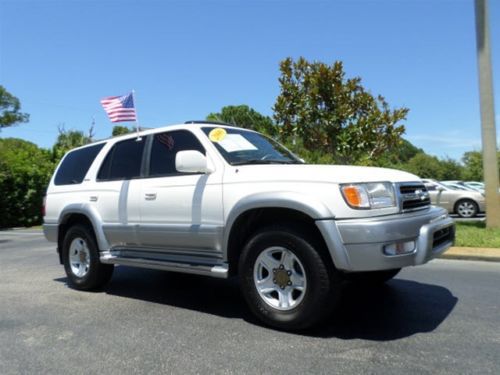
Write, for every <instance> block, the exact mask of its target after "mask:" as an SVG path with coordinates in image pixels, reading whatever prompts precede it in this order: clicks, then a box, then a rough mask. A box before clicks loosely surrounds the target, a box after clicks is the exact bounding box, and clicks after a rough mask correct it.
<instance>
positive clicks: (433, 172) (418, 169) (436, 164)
mask: <svg viewBox="0 0 500 375" xmlns="http://www.w3.org/2000/svg"><path fill="white" fill-rule="evenodd" d="M402 169H404V170H406V171H408V172H410V173H413V174H416V175H417V176H419V177H422V178H434V179H436V180H441V179H442V176H443V175H444V171H443V165H442V164H441V162H440V161H439V159H438V158H437V157H435V156H431V155H427V154H424V153H420V154H417V155H415V156H414V157H413V158H411V159H410V160H409V161H408V163H406V164H404V165H403V167H402Z"/></svg>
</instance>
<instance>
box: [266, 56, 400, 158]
mask: <svg viewBox="0 0 500 375" xmlns="http://www.w3.org/2000/svg"><path fill="white" fill-rule="evenodd" d="M280 71H281V76H280V78H279V82H280V86H281V92H280V94H279V96H278V97H277V99H276V103H275V104H274V107H273V109H274V112H275V113H274V119H275V120H276V122H277V124H278V125H279V130H280V133H281V135H282V136H283V137H284V138H286V139H297V138H301V139H302V140H303V145H304V147H305V148H306V149H308V150H311V151H312V150H318V151H321V152H323V153H326V154H330V155H333V156H334V158H335V159H336V160H337V161H338V162H341V163H356V162H363V161H364V160H370V159H376V158H378V157H379V156H380V155H382V154H383V153H384V152H386V151H387V150H390V149H391V148H393V147H395V146H397V145H398V144H399V143H400V136H401V134H403V133H404V130H405V128H404V126H403V125H398V124H399V122H400V121H402V120H404V119H406V115H407V113H408V109H407V108H397V109H394V110H391V109H390V108H389V104H388V103H387V102H386V101H385V99H384V98H383V97H382V96H380V95H379V96H377V97H374V96H373V95H371V94H370V93H369V92H367V91H366V90H365V88H364V87H363V86H362V85H361V79H360V78H359V77H355V78H348V79H347V78H346V77H345V73H344V69H343V65H342V63H341V62H340V61H337V62H335V63H333V65H331V66H329V65H327V64H324V63H321V62H312V63H311V62H308V61H307V60H306V59H304V58H302V57H301V58H299V59H298V60H297V61H293V60H292V59H291V58H287V59H285V60H283V61H282V62H281V64H280Z"/></svg>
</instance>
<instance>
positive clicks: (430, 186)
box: [424, 184, 436, 191]
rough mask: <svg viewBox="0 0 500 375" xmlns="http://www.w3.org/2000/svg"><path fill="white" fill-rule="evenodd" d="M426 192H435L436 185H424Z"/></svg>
mask: <svg viewBox="0 0 500 375" xmlns="http://www.w3.org/2000/svg"><path fill="white" fill-rule="evenodd" d="M424 185H425V187H426V188H427V190H428V191H435V190H436V185H433V184H424Z"/></svg>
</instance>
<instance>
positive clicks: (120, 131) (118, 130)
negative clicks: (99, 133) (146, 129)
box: [111, 125, 132, 137]
mask: <svg viewBox="0 0 500 375" xmlns="http://www.w3.org/2000/svg"><path fill="white" fill-rule="evenodd" d="M131 131H132V130H130V129H129V128H128V127H126V126H121V125H116V126H114V127H113V132H112V133H111V135H112V136H113V137H116V136H119V135H124V134H128V133H130V132H131Z"/></svg>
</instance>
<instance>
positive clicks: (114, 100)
mask: <svg viewBox="0 0 500 375" xmlns="http://www.w3.org/2000/svg"><path fill="white" fill-rule="evenodd" d="M101 104H102V107H103V108H104V110H105V111H106V113H107V114H108V117H109V120H110V121H111V122H125V121H137V116H136V113H135V106H134V95H133V93H130V94H127V95H123V96H109V97H107V98H104V99H101Z"/></svg>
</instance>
